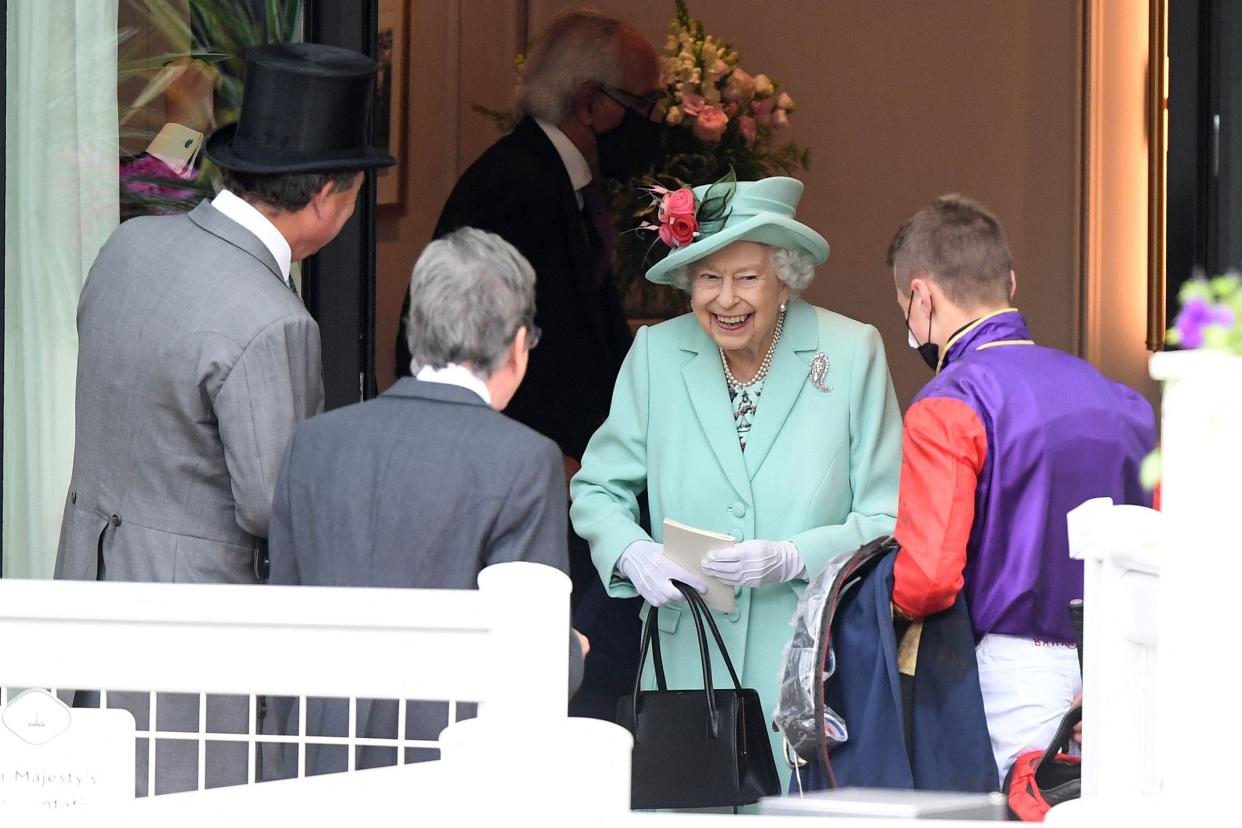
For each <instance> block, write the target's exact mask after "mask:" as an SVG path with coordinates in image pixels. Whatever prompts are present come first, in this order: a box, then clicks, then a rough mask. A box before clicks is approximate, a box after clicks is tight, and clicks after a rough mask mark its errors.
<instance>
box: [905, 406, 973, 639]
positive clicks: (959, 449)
mask: <svg viewBox="0 0 1242 828" xmlns="http://www.w3.org/2000/svg"><path fill="white" fill-rule="evenodd" d="M901 448H902V455H901V484H900V486H901V488H900V491H899V494H898V499H897V531H896V537H897V542H898V543H900V544H901V550H900V551H899V552H898V553H897V560H896V561H895V562H894V564H893V603H894V604H896V605H897V607H898V609H900V610H902V611H903V612H905V613H907V614H909V615H910V616H911V617H913V618H923V617H924V616H927V615H931V614H932V613H936V612H940V611H941V610H944V609H948V608H949V607H951V606H952V605H953V601H954V599H956V597H957V593H958V592H959V591H960V590H961V588H962V582H963V581H962V570H963V569H964V568H965V566H966V543H967V541H968V540H969V539H970V527H971V525H972V524H973V522H974V519H975V488H976V486H977V485H978V481H979V472H980V470H981V469H982V468H983V461H984V460H985V459H986V458H987V452H988V439H987V433H986V432H985V431H984V429H983V423H982V422H980V420H979V416H978V415H977V414H976V413H975V411H974V409H972V408H971V407H970V406H969V405H967V404H966V403H964V402H962V401H960V400H948V399H925V400H921V401H919V402H917V403H915V404H914V405H912V406H911V407H910V410H909V411H908V412H907V413H906V421H905V426H904V429H903V433H902V447H901Z"/></svg>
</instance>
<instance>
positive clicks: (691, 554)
mask: <svg viewBox="0 0 1242 828" xmlns="http://www.w3.org/2000/svg"><path fill="white" fill-rule="evenodd" d="M736 543H737V541H735V540H734V539H733V538H731V537H730V536H728V535H722V534H720V533H719V532H709V531H707V530H706V529H696V528H695V527H693V526H687V525H686V524H684V523H679V522H678V521H675V520H673V519H672V518H665V519H664V557H666V558H668V559H669V560H670V561H672V562H673V563H675V564H677V565H678V566H680V567H681V568H682V569H684V570H686V571H687V572H692V573H694V574H695V575H698V576H699V577H700V578H702V579H703V580H704V582H706V584H707V594H706V595H704V596H703V602H704V603H705V604H707V606H708V607H710V608H711V609H714V610H719V611H720V612H733V610H734V608H735V606H736V605H735V603H734V601H733V587H731V586H729V585H728V584H722V583H721V582H720V581H718V580H716V579H715V578H712V577H710V576H708V575H704V574H703V567H702V562H703V556H704V555H706V554H707V553H708V552H711V551H712V550H713V549H728V548H730V547H732V546H733V545H734V544H736Z"/></svg>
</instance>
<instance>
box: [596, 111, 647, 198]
mask: <svg viewBox="0 0 1242 828" xmlns="http://www.w3.org/2000/svg"><path fill="white" fill-rule="evenodd" d="M595 144H596V146H597V147H598V148H599V171H600V172H601V173H602V174H603V175H604V176H605V177H607V178H611V179H613V180H614V181H620V182H621V183H625V182H627V181H629V180H630V179H631V178H633V177H634V176H636V175H641V174H642V173H645V172H647V170H649V169H651V166H652V164H654V163H655V162H656V161H657V160H658V159H659V157H660V151H661V149H662V147H661V146H660V125H659V124H656V123H653V122H652V121H649V120H647V119H646V118H644V117H643V116H642V115H639V114H638V113H637V112H635V111H634V110H632V109H630V108H629V107H628V106H627V107H625V115H624V116H623V117H622V118H621V123H619V124H617V125H616V127H614V128H613V129H611V130H609V131H608V132H604V133H598V132H597V133H596V134H595Z"/></svg>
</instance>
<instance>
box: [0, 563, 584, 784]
mask: <svg viewBox="0 0 1242 828" xmlns="http://www.w3.org/2000/svg"><path fill="white" fill-rule="evenodd" d="M569 589H570V584H569V580H568V578H566V577H565V576H564V575H563V574H562V573H560V572H557V571H556V570H554V569H551V568H549V567H545V566H541V565H538V564H529V563H509V564H501V565H498V566H495V567H490V568H488V569H487V570H485V571H484V572H483V573H482V574H481V575H480V576H479V590H477V591H475V590H404V589H353V588H322V587H277V586H263V587H254V586H230V585H198V584H146V583H114V582H107V583H95V582H69V581H58V582H49V581H0V642H2V648H3V649H2V652H3V656H2V658H0V704H2V703H3V702H5V701H7V700H8V695H9V694H8V691H7V688H27V687H42V688H48V689H54V690H55V689H59V690H61V691H62V695H63V691H65V690H66V689H69V688H72V689H74V690H92V691H102V694H101V695H102V697H103V704H104V705H105V706H106V705H107V704H108V698H107V697H108V695H109V694H110V693H111V694H112V695H113V696H114V698H115V695H116V693H117V692H118V691H134V690H138V691H141V692H143V693H146V695H147V698H148V699H149V705H150V707H149V710H148V711H147V712H148V715H147V716H146V717H144V718H145V719H146V721H145V724H146V725H147V726H145V727H142V728H140V729H139V730H138V731H137V733H136V736H137V739H138V744H142V745H145V750H146V751H147V755H148V759H149V760H150V761H149V763H148V779H147V785H146V789H147V790H155V789H156V788H155V784H156V775H157V773H158V771H159V768H158V767H157V763H156V762H155V761H154V760H155V753H156V743H157V741H159V742H165V743H167V742H182V743H184V742H191V743H194V744H196V745H197V747H198V786H197V787H198V788H199V789H202V788H204V787H205V766H206V764H207V763H206V762H204V758H205V753H206V746H207V743H209V742H210V743H224V742H235V743H244V744H245V745H246V746H247V747H246V752H247V756H248V763H247V764H248V771H247V774H246V778H247V780H248V781H249V782H255V781H256V780H255V765H256V761H255V757H256V751H257V750H258V749H259V746H260V745H263V744H265V743H272V742H278V743H284V744H293V745H296V746H297V751H298V775H302V774H303V773H304V770H305V768H304V765H305V757H306V750H305V747H306V746H307V745H342V746H344V747H345V749H346V750H347V752H348V767H349V769H351V770H352V769H353V766H354V758H355V754H356V747H359V746H388V747H391V748H394V749H395V752H396V755H397V761H398V762H400V761H404V757H405V751H406V749H409V748H424V749H438V748H439V746H440V745H439V742H438V741H437V740H434V739H428V740H415V739H407V738H405V737H406V727H405V724H406V722H405V717H406V716H405V714H406V709H407V705H406V704H405V703H404V701H402V702H401V703H400V707H399V724H398V727H397V730H396V732H395V734H393V735H394V738H393V739H374V738H363V737H361V736H359V735H358V734H357V733H356V729H355V728H356V717H355V716H354V712H355V709H356V704H357V700H358V699H392V700H436V701H443V702H447V704H448V715H447V720H446V721H445V725H449V724H452V723H453V721H454V720H455V719H456V715H455V710H456V707H457V704H458V703H459V702H477V703H479V716H480V718H481V719H483V720H485V721H486V722H488V723H495V724H497V725H498V726H502V725H504V724H505V723H506V722H512V721H540V722H548V721H557V720H564V719H565V710H566V705H567V699H568V634H569V633H568V629H569V624H568V622H569ZM159 693H190V694H196V695H197V696H198V699H199V702H200V703H199V705H198V711H199V719H198V725H199V726H198V728H197V730H196V731H195V730H192V731H190V732H178V731H167V730H158V729H156V728H155V725H156V724H157V723H158V719H157V714H158V709H159V705H160V704H161V703H162V700H161V697H160V696H159V695H158V694H159ZM208 694H222V695H225V694H227V695H233V696H236V695H241V696H245V697H248V708H249V714H248V719H249V722H248V726H247V727H246V729H245V731H244V732H240V733H220V732H215V731H214V730H211V731H209V730H208V728H207V724H208V722H207V715H206V706H205V705H204V704H203V703H202V702H203V701H204V700H205V699H206V697H207V695H208ZM261 695H262V696H268V697H294V698H297V699H299V700H300V703H301V704H300V708H301V716H300V722H299V728H298V730H297V732H296V733H291V734H289V735H266V734H265V733H261V732H259V723H258V722H257V720H256V698H257V697H258V696H261ZM308 698H340V699H349V710H350V717H349V725H348V726H349V732H348V734H347V735H344V736H337V737H327V736H322V735H317V734H308V733H307V731H306V714H305V711H306V707H307V705H306V700H307V699H308ZM169 703H171V701H170V702H169Z"/></svg>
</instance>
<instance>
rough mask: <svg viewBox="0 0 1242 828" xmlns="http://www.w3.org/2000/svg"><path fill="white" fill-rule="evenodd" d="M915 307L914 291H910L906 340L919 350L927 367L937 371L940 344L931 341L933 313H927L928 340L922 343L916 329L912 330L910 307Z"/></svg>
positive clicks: (907, 304)
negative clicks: (915, 332)
mask: <svg viewBox="0 0 1242 828" xmlns="http://www.w3.org/2000/svg"><path fill="white" fill-rule="evenodd" d="M913 307H914V291H910V301H909V302H907V303H906V341H907V342H909V343H910V347H911V348H913V349H914V350H916V351H918V352H919V356H920V357H922V358H923V361H924V362H925V363H927V367H928V368H930V369H932V370H933V371H935V370H936V369H937V368H938V367H939V366H940V346H939V345H937V344H936V343H934V342H932V341H931V314H930V313H929V314H927V341H926V342H924V343H923V344H921V345H920V344H919V341H918V339H917V338H915V336H914V331H912V330H910V309H911V308H913ZM933 310H934V309H933Z"/></svg>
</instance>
